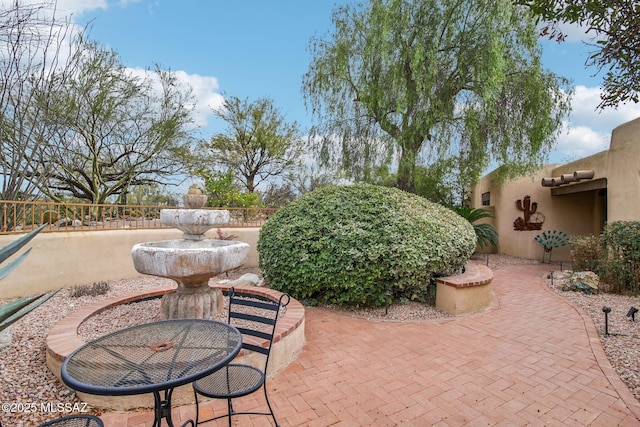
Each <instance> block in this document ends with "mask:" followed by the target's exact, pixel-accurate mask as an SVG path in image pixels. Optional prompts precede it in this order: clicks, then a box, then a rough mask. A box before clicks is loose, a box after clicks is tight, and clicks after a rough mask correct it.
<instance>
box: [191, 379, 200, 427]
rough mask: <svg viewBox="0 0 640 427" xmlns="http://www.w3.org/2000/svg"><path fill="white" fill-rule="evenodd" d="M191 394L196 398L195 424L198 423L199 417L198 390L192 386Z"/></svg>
mask: <svg viewBox="0 0 640 427" xmlns="http://www.w3.org/2000/svg"><path fill="white" fill-rule="evenodd" d="M193 396H194V397H195V398H196V426H197V425H198V421H199V419H200V418H199V417H200V406H199V404H198V392H197V391H196V389H195V387H194V388H193Z"/></svg>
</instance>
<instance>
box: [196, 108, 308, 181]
mask: <svg viewBox="0 0 640 427" xmlns="http://www.w3.org/2000/svg"><path fill="white" fill-rule="evenodd" d="M214 113H215V115H216V116H218V117H219V118H221V119H222V120H224V121H225V122H226V123H227V124H228V125H229V126H228V128H227V130H226V131H225V132H224V133H219V134H216V135H214V136H213V137H212V138H211V139H210V140H209V141H208V142H203V143H202V144H201V151H202V152H203V153H205V155H207V157H208V159H209V163H210V164H213V165H215V166H217V167H218V168H220V169H222V170H229V171H231V172H232V173H233V175H234V176H235V177H236V178H237V179H238V180H239V181H240V182H241V183H242V185H243V186H244V187H245V188H246V189H247V191H248V192H250V193H253V192H254V191H255V189H256V187H257V186H258V185H259V184H260V183H261V182H262V181H265V180H268V179H269V178H272V177H277V176H280V175H282V174H283V173H285V172H286V171H287V170H290V169H293V168H294V167H295V166H296V165H297V164H298V162H299V161H300V156H301V154H302V140H301V138H300V136H299V133H300V132H299V129H298V124H297V123H296V122H293V123H287V122H286V119H285V116H284V115H283V114H282V113H281V112H280V111H279V110H278V109H277V108H276V107H275V106H274V104H273V101H272V100H270V99H268V98H261V99H258V100H257V101H255V102H249V100H247V99H244V100H241V99H239V98H237V97H234V96H231V97H229V98H227V99H225V102H224V105H223V106H222V107H221V108H219V109H216V110H214Z"/></svg>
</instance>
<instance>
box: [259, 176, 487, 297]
mask: <svg viewBox="0 0 640 427" xmlns="http://www.w3.org/2000/svg"><path fill="white" fill-rule="evenodd" d="M475 244H476V237H475V233H474V230H473V227H472V226H471V224H469V222H468V221H466V220H465V219H464V218H462V217H461V216H460V215H458V214H456V213H455V212H453V211H451V210H449V209H447V208H445V207H443V206H441V205H438V204H434V203H432V202H429V201H428V200H426V199H424V198H422V197H420V196H416V195H413V194H409V193H406V192H404V191H401V190H398V189H395V188H386V187H379V186H373V185H366V184H359V185H352V186H329V187H324V188H321V189H319V190H316V191H313V192H311V193H308V194H306V195H304V196H302V197H300V198H299V199H297V200H295V201H293V202H291V203H290V204H288V205H286V206H284V207H283V208H281V209H280V210H278V211H277V212H276V213H275V214H274V215H273V216H272V217H271V218H270V219H269V220H268V221H267V223H266V224H265V225H264V226H263V227H262V230H261V232H260V238H259V240H258V252H259V254H260V269H261V270H262V273H263V275H264V277H265V279H266V280H267V281H268V282H269V283H270V285H271V287H272V288H274V289H277V290H280V291H283V292H288V293H289V294H291V296H293V297H294V298H297V299H300V300H302V301H317V302H322V303H329V304H338V305H361V306H362V305H364V306H368V305H377V306H380V305H383V304H385V303H386V302H387V301H388V298H389V296H390V295H391V296H393V297H403V298H415V297H417V296H419V295H421V293H423V292H424V290H425V289H426V286H427V285H428V283H429V280H430V279H431V277H432V276H433V275H434V274H442V273H446V272H451V271H455V270H457V269H459V268H461V267H462V266H463V265H464V264H465V263H466V261H467V260H468V259H469V257H470V256H471V254H472V253H473V250H474V248H475Z"/></svg>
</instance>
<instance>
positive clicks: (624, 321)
mask: <svg viewBox="0 0 640 427" xmlns="http://www.w3.org/2000/svg"><path fill="white" fill-rule="evenodd" d="M475 261H476V262H479V263H483V264H485V263H488V266H489V267H490V268H491V269H492V270H494V271H496V270H500V269H501V268H503V267H504V266H506V265H512V264H517V263H530V262H536V261H529V260H522V259H518V258H513V257H506V256H500V255H491V256H489V257H488V258H487V257H486V256H484V255H483V256H480V257H477V258H475ZM557 267H558V266H557ZM565 268H566V266H565ZM556 269H559V268H556ZM247 272H251V273H259V271H258V270H257V269H242V270H238V271H235V272H232V273H230V274H229V275H228V277H225V275H222V276H219V277H217V278H216V280H222V279H226V278H229V279H233V278H236V277H238V276H240V275H241V274H243V273H247ZM159 281H162V283H163V284H166V283H172V281H171V280H168V279H158V278H153V277H143V278H138V279H135V280H122V281H113V282H110V283H109V288H110V289H109V291H108V292H107V293H106V294H104V295H101V296H95V297H90V296H83V297H78V298H71V297H69V296H68V291H66V290H65V291H61V292H60V293H58V295H56V296H55V297H53V298H52V299H51V300H49V301H47V303H45V304H43V305H42V306H41V307H39V308H37V309H36V310H34V311H33V312H32V313H30V315H28V316H27V317H25V318H23V319H22V320H20V321H19V322H17V323H15V324H14V326H13V339H12V342H11V344H10V345H8V346H7V347H4V348H0V378H1V380H2V387H1V389H0V402H2V404H3V410H2V412H1V413H0V421H1V423H0V424H1V425H2V426H4V427H23V426H24V427H29V426H34V425H37V424H38V423H40V422H42V421H46V420H48V419H51V418H55V417H57V416H62V415H65V413H58V414H52V413H51V409H52V408H57V407H58V406H57V405H58V404H61V405H67V406H64V407H62V409H63V411H66V409H68V408H69V407H71V408H72V409H73V405H74V404H78V405H80V404H81V403H82V402H80V400H78V399H77V398H76V397H75V396H74V394H73V392H71V391H70V390H68V389H67V388H66V387H65V386H64V385H62V383H61V382H59V381H58V380H57V379H56V378H55V377H54V376H53V374H51V373H50V372H49V370H48V369H47V366H46V362H45V348H44V340H45V337H46V335H47V332H48V331H49V329H50V328H51V326H52V325H53V324H54V323H55V322H56V321H58V320H59V319H61V318H63V317H65V316H66V315H68V314H69V313H71V312H73V311H75V310H77V309H79V308H81V307H83V306H85V305H87V304H90V303H93V302H95V301H97V300H99V299H104V298H110V297H113V296H116V295H123V294H126V293H130V292H133V291H138V290H143V289H147V288H150V287H155V286H158V283H159ZM547 282H548V285H549V286H550V288H551V289H553V290H554V291H556V292H558V294H559V295H561V296H562V297H564V298H566V299H567V300H568V301H570V302H571V303H573V304H575V305H577V306H580V307H582V309H583V310H584V311H585V312H586V313H588V314H589V315H590V316H591V317H592V318H593V320H594V323H595V325H596V328H597V330H598V331H599V332H600V334H601V341H602V345H603V347H604V350H605V353H606V354H607V356H608V357H609V360H610V361H611V364H612V365H613V367H614V368H615V369H616V371H617V372H618V374H619V375H620V377H621V378H622V380H623V381H624V382H625V383H626V384H627V386H628V387H629V389H630V390H631V391H632V393H633V394H634V395H635V396H636V398H637V399H639V400H640V364H639V363H638V360H640V331H639V328H640V313H638V320H637V322H632V321H630V320H629V318H627V317H626V316H625V314H626V313H627V311H628V310H629V308H630V307H631V306H636V307H638V308H640V298H638V297H636V298H631V297H623V296H617V295H610V294H599V295H584V294H582V293H577V292H562V291H561V290H560V289H559V288H560V280H559V275H558V273H554V281H553V284H552V283H551V280H547ZM0 302H2V301H0ZM603 306H607V307H611V309H612V311H611V314H610V315H609V335H608V336H604V315H603V312H602V307H603ZM157 307H159V301H158V300H150V301H146V302H142V303H135V304H128V305H127V306H122V307H120V308H118V309H113V310H115V311H107V312H105V313H103V314H99V315H96V316H93V317H92V318H91V319H90V320H88V321H87V322H85V323H83V325H82V326H81V328H80V331H79V332H80V335H81V336H82V337H84V338H86V339H89V338H91V337H93V336H96V335H95V332H94V331H100V332H99V333H98V335H103V334H105V333H107V332H108V331H111V330H116V329H121V328H123V327H125V326H128V325H131V324H134V323H142V322H145V321H152V320H156V319H157V317H156V315H155V313H157ZM327 309H331V310H337V309H336V308H331V307H327ZM344 314H348V315H353V316H360V317H365V318H369V319H384V320H391V321H407V320H411V321H436V322H439V321H446V320H447V319H449V318H450V316H449V315H448V314H446V313H443V312H440V311H438V310H435V309H434V308H433V307H429V306H425V305H423V304H415V303H410V304H404V305H400V304H398V305H392V306H390V307H388V308H384V307H383V308H378V309H366V310H352V311H349V312H346V313H344ZM89 411H90V412H91V413H99V412H100V410H99V408H89Z"/></svg>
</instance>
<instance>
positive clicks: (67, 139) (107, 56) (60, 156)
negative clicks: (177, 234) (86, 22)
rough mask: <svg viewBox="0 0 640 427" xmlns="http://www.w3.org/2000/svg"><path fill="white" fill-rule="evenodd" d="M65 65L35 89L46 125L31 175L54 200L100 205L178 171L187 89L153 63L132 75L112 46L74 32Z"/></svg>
mask: <svg viewBox="0 0 640 427" xmlns="http://www.w3.org/2000/svg"><path fill="white" fill-rule="evenodd" d="M75 44H76V45H77V46H76V47H75V48H74V51H73V52H74V54H73V57H72V58H71V59H70V61H71V63H72V64H73V65H72V66H71V67H69V68H67V69H64V70H60V71H57V72H56V73H54V75H53V76H52V77H51V80H50V84H49V86H48V87H47V88H45V89H46V90H43V91H41V92H39V93H38V104H39V105H40V110H42V111H46V112H47V114H46V116H45V117H44V119H43V121H42V122H41V123H40V125H42V126H46V127H47V128H48V129H49V131H48V132H49V133H50V137H49V139H48V140H47V142H46V144H45V147H44V149H42V150H41V151H39V152H38V153H37V162H38V165H37V169H36V170H35V171H34V172H33V176H34V177H43V178H44V183H43V184H42V185H41V187H40V190H41V191H42V192H43V193H45V194H47V195H48V196H49V197H51V198H52V199H54V200H60V199H61V198H62V197H64V196H65V195H66V196H69V195H70V196H72V197H76V198H78V199H81V200H86V201H88V202H90V203H98V204H99V203H105V202H107V201H108V200H109V198H113V197H116V196H120V195H122V194H126V193H127V192H128V191H129V189H130V187H131V186H136V185H153V184H165V183H167V182H168V181H170V180H171V179H174V177H175V176H176V175H177V174H180V173H184V171H185V167H184V165H183V163H182V159H183V158H184V155H185V153H186V151H187V148H188V146H189V144H190V133H189V131H188V129H189V127H188V126H189V125H190V123H191V111H190V108H189V103H190V100H191V90H190V88H189V87H184V86H182V85H181V84H180V83H179V81H178V80H177V78H176V76H175V74H174V73H172V72H171V71H168V70H163V69H161V68H160V67H158V66H156V68H155V69H154V70H153V71H150V70H146V71H143V72H141V73H133V72H132V71H131V70H128V69H126V68H125V67H124V66H123V65H122V63H121V61H120V58H119V56H118V55H117V54H116V53H115V52H113V51H112V50H110V49H108V48H105V47H104V46H101V45H99V44H97V43H95V42H91V41H88V40H86V39H85V38H84V37H83V35H80V36H79V37H78V38H77V39H76V40H75Z"/></svg>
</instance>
